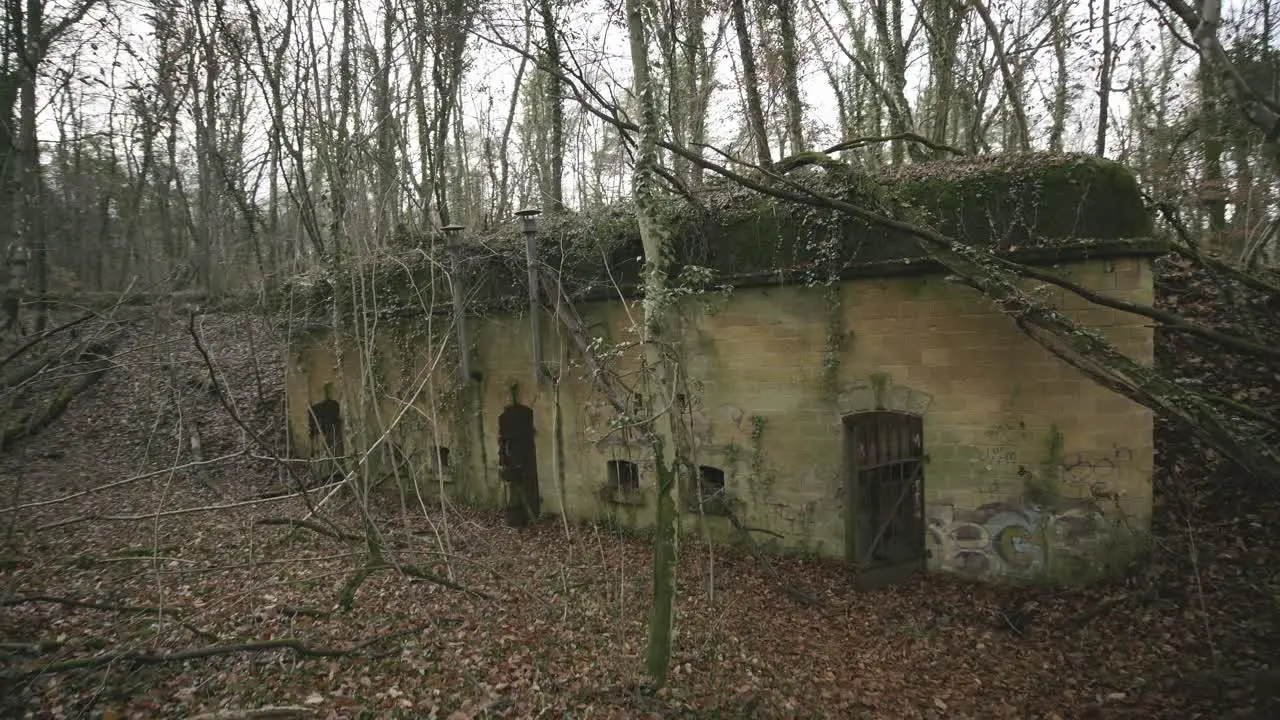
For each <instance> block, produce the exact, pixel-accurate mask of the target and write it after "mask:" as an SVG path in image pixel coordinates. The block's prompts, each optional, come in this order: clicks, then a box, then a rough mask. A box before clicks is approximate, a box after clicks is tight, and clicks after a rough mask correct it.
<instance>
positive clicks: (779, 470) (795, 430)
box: [288, 257, 1153, 581]
mask: <svg viewBox="0 0 1280 720" xmlns="http://www.w3.org/2000/svg"><path fill="white" fill-rule="evenodd" d="M1057 271H1058V272H1061V273H1064V274H1067V275H1068V276H1070V277H1071V278H1072V279H1074V280H1075V281H1076V282H1078V283H1080V284H1082V285H1084V286H1086V287H1089V288H1092V289H1095V290H1098V291H1100V292H1102V293H1104V294H1107V295H1111V296H1114V297H1119V298H1124V299H1129V300H1133V301H1138V302H1144V303H1149V302H1150V301H1151V299H1152V277H1151V267H1150V259H1148V258H1141V257H1129V258H1119V259H1113V260H1092V261H1086V262H1077V263H1072V264H1070V265H1069V266H1064V267H1061V268H1058V269H1057ZM1034 285H1035V284H1034V283H1028V287H1029V288H1030V287H1032V286H1034ZM1037 291H1038V292H1039V291H1043V292H1048V293H1049V295H1050V297H1051V298H1052V299H1053V301H1054V302H1055V304H1057V305H1058V306H1059V307H1060V308H1061V309H1062V310H1063V312H1065V313H1067V314H1068V315H1070V316H1072V317H1073V318H1074V319H1076V320H1077V321H1079V322H1082V323H1085V324H1086V325H1088V326H1090V327H1093V328H1095V329H1097V330H1098V331H1100V332H1102V333H1103V334H1105V335H1106V336H1107V337H1109V338H1110V339H1112V340H1113V341H1114V342H1116V343H1117V344H1118V345H1119V346H1120V348H1121V349H1122V350H1124V351H1125V352H1127V353H1129V354H1130V355H1131V356H1132V357H1135V358H1137V359H1139V360H1140V361H1141V362H1144V363H1150V362H1151V357H1152V330H1151V328H1150V327H1149V322H1148V321H1146V320H1145V319H1144V318H1141V317H1138V316H1135V315H1130V314H1128V313H1124V312H1119V311H1113V310H1109V309H1103V308H1097V307H1094V306H1089V305H1088V304H1087V303H1085V302H1083V301H1081V300H1079V299H1077V298H1076V297H1075V296H1073V295H1070V294H1067V293H1064V292H1062V291H1058V290H1052V289H1047V290H1046V289H1041V290H1037ZM580 310H581V311H582V313H583V315H584V317H585V318H586V320H587V322H588V324H589V325H590V328H591V332H592V333H593V334H597V335H599V336H601V337H607V338H609V339H611V340H612V341H615V342H625V341H627V340H630V339H633V338H634V335H633V334H631V331H630V330H629V328H631V327H633V323H634V322H638V321H639V319H640V318H641V312H640V309H639V307H638V306H637V305H626V304H624V303H623V302H621V301H615V302H599V303H591V304H587V305H584V306H583V307H582V308H580ZM434 322H436V323H440V322H441V321H440V320H439V318H437V319H436V320H435V321H434ZM680 323H681V327H682V347H683V354H684V358H685V360H684V367H685V370H686V372H687V373H688V375H689V377H690V378H691V380H693V381H694V382H693V389H692V390H691V393H690V395H691V397H689V398H686V399H685V401H686V403H687V405H688V410H687V411H688V415H689V421H690V422H691V423H692V426H693V428H694V432H695V437H696V441H697V444H698V462H699V464H700V465H703V466H707V467H711V468H715V469H717V470H719V471H722V473H723V478H724V485H725V493H726V494H727V495H728V496H729V497H730V498H731V501H732V503H733V505H734V507H735V508H737V513H738V516H739V517H740V518H741V520H742V521H743V523H744V524H746V525H747V526H749V527H751V528H754V529H756V530H758V531H760V532H758V533H757V534H756V537H757V539H758V540H760V541H767V542H766V544H768V545H771V546H773V547H774V548H775V549H777V550H779V551H790V552H802V553H810V554H814V555H818V556H822V557H828V558H836V559H846V558H847V557H848V556H849V554H850V547H849V536H850V532H851V530H850V527H849V522H850V519H849V516H848V510H847V507H848V504H847V499H848V498H847V493H848V492H849V489H848V488H849V483H848V476H849V470H848V468H849V461H848V459H847V458H846V436H845V432H846V431H845V425H844V418H845V417H846V416H849V415H851V414H854V413H859V412H864V411H868V410H875V409H887V410H893V411H897V412H903V413H910V414H916V415H920V416H921V417H922V418H923V452H924V454H925V455H926V456H927V462H926V463H925V465H924V501H925V506H924V509H923V512H924V514H925V519H926V529H925V532H926V538H925V545H926V548H927V551H928V552H927V557H928V564H929V566H930V567H931V568H934V569H938V570H946V571H953V572H958V573H962V574H964V575H967V576H971V577H975V578H984V579H995V578H1026V579H1039V578H1052V579H1056V580H1067V581H1071V580H1086V579H1089V578H1091V577H1093V576H1096V575H1098V574H1101V573H1103V572H1106V571H1107V570H1108V569H1111V568H1114V567H1115V566H1117V565H1119V564H1121V563H1123V562H1124V561H1125V560H1126V559H1127V558H1128V557H1129V556H1131V555H1132V553H1133V552H1134V551H1135V549H1136V548H1137V547H1138V546H1139V545H1140V544H1141V542H1142V539H1143V537H1144V534H1145V530H1146V528H1147V526H1148V521H1149V517H1150V509H1151V473H1152V460H1153V458H1152V418H1151V415H1150V413H1149V411H1147V410H1146V409H1144V408H1142V407H1141V406H1139V405H1137V404H1135V403H1132V402H1130V401H1128V400H1126V399H1124V398H1121V397H1119V396H1116V395H1114V394H1113V393H1110V392H1109V391H1107V390H1104V389H1103V388H1101V387H1099V386H1097V385H1095V384H1094V383H1092V382H1091V381H1090V380H1088V379H1087V378H1085V377H1084V376H1083V375H1081V374H1080V373H1079V372H1077V371H1076V370H1075V369H1073V368H1071V367H1069V366H1068V365H1066V364H1065V363H1063V362H1062V361H1060V360H1058V359H1057V358H1056V357H1054V356H1052V355H1051V354H1050V353H1049V352H1048V351H1046V350H1045V349H1043V348H1041V347H1040V346H1039V345H1038V344H1037V343H1035V342H1034V341H1032V340H1031V339H1029V338H1028V337H1026V336H1025V335H1024V334H1023V333H1021V332H1020V331H1019V330H1018V329H1017V328H1016V327H1015V326H1014V324H1013V321H1012V320H1010V319H1009V318H1008V317H1007V316H1005V315H1003V314H1002V313H1000V312H999V311H998V310H997V309H996V308H995V307H993V306H992V305H991V303H990V302H989V301H987V300H986V299H985V298H983V297H982V296H980V295H979V294H978V293H977V292H975V291H973V290H972V289H969V288H967V287H964V286H961V285H958V284H955V283H950V282H947V281H946V280H945V279H944V278H942V277H940V276H937V275H928V276H915V277H886V278H877V279H861V280H849V281H846V282H844V283H842V284H840V285H839V286H838V287H837V288H805V287H796V286H764V287H750V288H738V289H736V290H735V291H734V292H733V293H732V294H731V295H730V296H729V297H728V298H719V297H701V298H695V299H690V300H688V301H687V302H685V303H684V305H683V306H682V308H681V317H680ZM542 325H543V331H544V340H543V345H544V348H545V354H546V359H548V360H552V361H556V362H558V364H559V367H560V368H561V369H562V370H563V379H562V382H561V383H560V385H559V392H558V393H555V392H553V390H552V388H551V387H550V386H549V385H543V386H537V385H535V383H534V380H533V371H532V361H531V357H530V354H531V350H530V347H531V342H530V339H529V326H528V322H527V319H526V318H524V317H520V316H515V315H511V316H497V317H486V318H482V319H478V320H473V321H472V335H473V343H474V347H475V353H474V355H473V362H472V364H473V367H474V369H475V370H477V371H478V372H479V373H480V375H481V380H480V381H479V383H478V387H476V388H475V389H474V390H473V392H474V393H475V395H474V396H472V397H471V398H469V399H468V398H467V397H465V396H460V395H458V394H457V391H456V386H457V382H456V370H455V366H454V365H453V358H455V357H456V355H453V354H451V353H452V351H451V350H450V349H449V343H450V342H451V337H452V336H451V335H450V332H451V331H449V330H448V327H447V326H442V327H441V328H433V329H431V330H430V331H429V332H424V331H423V329H422V328H421V327H418V328H414V329H412V332H413V333H416V334H417V336H418V337H417V339H411V338H408V337H407V336H408V335H410V334H411V333H410V329H406V328H401V329H399V330H392V329H390V328H387V329H384V330H382V331H380V332H381V334H380V335H379V337H377V338H376V339H375V340H374V346H376V347H377V348H379V349H378V351H377V353H376V354H377V355H378V360H377V361H376V362H374V363H373V364H372V366H370V367H361V366H360V363H359V357H360V355H359V354H358V353H355V352H354V351H351V352H347V351H344V352H343V353H342V354H343V363H342V365H343V367H342V368H341V369H340V368H339V367H338V366H337V365H338V363H337V361H336V353H335V351H334V349H333V344H334V343H333V341H332V339H331V338H328V337H325V336H315V337H310V338H306V339H302V340H300V341H299V342H297V343H295V346H294V347H293V348H292V349H291V351H290V352H291V355H290V365H289V373H288V396H289V412H290V425H291V428H292V437H293V441H294V443H295V446H296V448H297V451H298V452H299V453H300V454H307V453H314V452H315V448H314V444H315V443H314V438H313V437H311V436H309V435H308V432H307V429H308V425H307V408H308V407H309V406H310V405H312V404H314V403H316V402H319V401H320V400H323V399H324V398H325V387H326V385H327V386H328V387H329V392H330V393H331V394H333V395H334V397H335V398H338V397H339V396H340V398H341V399H340V402H341V403H342V406H343V408H344V411H345V413H346V414H345V416H344V418H345V421H346V425H345V428H346V432H347V433H348V435H359V434H360V433H362V432H363V433H364V436H363V437H364V440H363V442H364V444H363V445H361V440H360V438H356V439H354V440H353V442H352V443H350V444H349V447H360V446H363V447H368V445H369V444H370V443H371V442H374V441H376V440H377V438H379V437H383V435H382V433H380V432H372V431H369V430H361V429H360V428H362V427H364V428H370V427H373V428H377V427H387V426H389V424H394V428H393V430H392V431H391V432H390V433H387V434H386V435H385V437H384V439H383V441H382V443H381V444H382V445H384V446H386V448H390V447H393V446H394V448H395V449H394V451H391V450H386V451H385V453H383V454H379V453H375V454H373V456H371V461H370V463H369V465H370V467H369V468H367V471H368V472H370V473H375V472H380V473H383V474H386V473H388V472H390V470H391V469H392V468H394V469H396V470H397V471H398V472H399V473H400V474H402V475H403V474H407V475H412V476H413V477H414V478H415V479H416V480H417V482H418V487H419V488H422V489H424V490H426V491H428V492H434V491H438V490H439V489H440V488H444V489H445V491H446V492H448V493H450V494H452V495H455V496H457V497H460V498H463V499H466V500H468V501H471V502H477V503H485V504H494V505H497V504H501V503H502V502H503V501H504V500H503V498H504V487H503V484H502V482H501V481H500V480H499V468H498V466H497V462H498V449H497V438H496V435H497V417H498V415H499V414H500V413H501V412H502V410H503V408H504V407H505V406H507V405H509V404H511V403H512V402H513V401H514V402H519V403H521V404H523V405H526V406H528V407H530V408H532V409H533V413H534V425H535V431H536V444H537V464H538V475H539V485H540V490H541V496H542V498H543V501H542V508H543V510H544V512H551V513H562V512H563V513H566V514H567V515H569V516H570V517H572V518H575V519H588V520H602V521H609V522H613V523H617V524H620V525H623V526H628V527H634V528H644V527H646V526H648V525H650V524H651V523H652V521H653V513H654V509H655V500H654V493H655V488H654V473H653V471H652V466H651V463H650V462H649V461H648V458H647V456H646V452H645V450H644V448H643V447H640V446H639V445H637V444H636V443H634V442H628V436H627V433H626V432H625V430H616V429H611V428H610V427H609V422H610V420H611V419H612V416H613V411H612V409H611V408H610V406H609V404H608V403H607V402H606V401H605V400H604V399H603V397H601V396H599V394H598V393H596V392H595V390H594V389H593V388H592V387H591V385H590V383H589V381H588V379H587V378H586V377H585V376H584V369H583V367H582V365H581V363H579V362H577V361H576V360H575V359H574V357H573V354H572V352H571V351H570V349H569V342H568V340H567V338H564V337H562V336H561V335H560V334H559V332H558V329H557V327H556V326H555V324H554V323H552V322H551V321H550V319H549V318H548V319H545V320H544V322H543V324H542ZM441 343H443V346H441ZM344 347H346V346H345V345H344ZM636 365H637V362H636V357H635V354H634V350H633V349H624V350H622V351H620V352H619V354H618V356H617V357H616V358H615V359H614V360H613V361H612V362H611V364H610V368H611V370H612V371H614V372H618V373H620V374H622V375H624V376H625V375H626V374H627V373H628V372H634V369H635V367H636ZM371 382H374V383H375V384H377V385H379V390H378V392H376V393H369V392H367V389H368V387H369V384H370V383H371ZM361 388H364V389H365V390H366V391H365V392H363V393H360V392H359V390H360V389H361ZM557 396H558V402H557ZM371 397H379V398H380V399H379V400H378V401H377V402H374V401H372V400H371V399H370V398H371ZM351 408H360V410H359V411H358V412H353V411H352V410H351ZM557 420H558V423H559V427H560V433H559V440H558V442H559V443H560V445H561V447H562V449H563V455H562V457H563V459H562V462H560V463H556V462H555V458H556V457H557V453H556V451H555V447H556V444H557V433H556V429H555V426H556V421H557ZM435 446H442V447H447V448H449V453H448V454H449V464H450V468H449V469H448V471H447V472H446V473H445V474H444V476H441V475H439V474H437V473H436V472H435V469H434V468H435V463H434V461H430V458H431V457H432V454H431V452H430V451H431V448H433V447H435ZM611 460H613V461H626V462H634V463H636V464H637V466H638V469H639V489H638V491H636V492H627V493H610V492H609V491H608V490H607V488H606V486H607V485H608V482H609V471H608V463H609V461H611ZM685 500H688V498H685ZM682 527H683V530H684V531H686V532H693V533H699V534H700V533H703V532H707V533H709V534H710V535H711V536H712V537H713V538H716V539H720V540H724V541H729V540H731V539H732V538H733V537H734V531H733V529H732V527H731V525H730V523H729V521H728V519H726V518H724V517H719V516H714V515H706V516H699V515H698V514H697V512H696V511H686V512H685V513H684V514H683V516H682Z"/></svg>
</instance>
